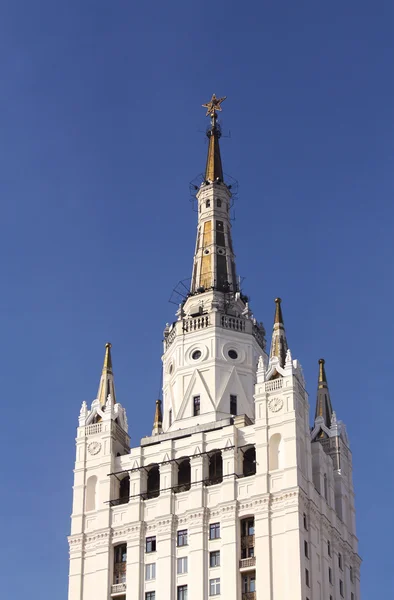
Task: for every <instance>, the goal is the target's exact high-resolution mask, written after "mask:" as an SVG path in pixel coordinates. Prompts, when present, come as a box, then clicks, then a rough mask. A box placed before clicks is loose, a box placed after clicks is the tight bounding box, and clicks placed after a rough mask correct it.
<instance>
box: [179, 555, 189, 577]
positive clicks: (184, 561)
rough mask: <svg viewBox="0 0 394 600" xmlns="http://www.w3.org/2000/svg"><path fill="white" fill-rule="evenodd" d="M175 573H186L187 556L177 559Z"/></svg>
mask: <svg viewBox="0 0 394 600" xmlns="http://www.w3.org/2000/svg"><path fill="white" fill-rule="evenodd" d="M176 572H177V573H178V575H184V574H185V573H187V556H182V557H181V558H177V561H176Z"/></svg>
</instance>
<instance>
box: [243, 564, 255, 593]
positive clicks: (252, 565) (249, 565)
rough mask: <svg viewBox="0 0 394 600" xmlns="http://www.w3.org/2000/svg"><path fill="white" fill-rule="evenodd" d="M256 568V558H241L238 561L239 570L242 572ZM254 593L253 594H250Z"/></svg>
mask: <svg viewBox="0 0 394 600" xmlns="http://www.w3.org/2000/svg"><path fill="white" fill-rule="evenodd" d="M255 566H256V557H255V556H252V557H251V558H241V560H240V561H239V568H240V569H243V570H245V571H246V570H247V569H252V568H254V567H255ZM252 593H254V592H252Z"/></svg>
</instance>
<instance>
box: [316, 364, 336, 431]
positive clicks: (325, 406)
mask: <svg viewBox="0 0 394 600" xmlns="http://www.w3.org/2000/svg"><path fill="white" fill-rule="evenodd" d="M325 362H326V361H325V360H324V358H320V359H319V377H318V383H317V398H316V412H315V419H316V418H317V417H323V419H324V425H325V426H326V427H328V428H330V427H331V421H332V413H333V410H332V405H331V399H330V392H329V390H328V383H327V377H326V370H325V367H324V365H325Z"/></svg>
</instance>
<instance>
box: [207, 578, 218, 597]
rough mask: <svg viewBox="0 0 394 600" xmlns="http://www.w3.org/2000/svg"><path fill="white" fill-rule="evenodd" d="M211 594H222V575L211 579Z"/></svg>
mask: <svg viewBox="0 0 394 600" xmlns="http://www.w3.org/2000/svg"><path fill="white" fill-rule="evenodd" d="M218 588H219V589H218ZM209 596H210V597H211V596H220V577H214V578H213V579H210V580H209Z"/></svg>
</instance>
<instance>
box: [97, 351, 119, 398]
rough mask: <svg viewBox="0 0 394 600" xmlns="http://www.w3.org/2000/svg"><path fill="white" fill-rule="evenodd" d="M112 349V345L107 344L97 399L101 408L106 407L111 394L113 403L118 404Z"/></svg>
mask: <svg viewBox="0 0 394 600" xmlns="http://www.w3.org/2000/svg"><path fill="white" fill-rule="evenodd" d="M111 348H112V344H110V343H109V342H107V343H106V344H105V354H104V364H103V371H102V373H101V378H100V385H99V389H98V393H97V398H98V399H99V401H100V406H101V407H103V406H105V405H106V403H107V399H108V395H109V394H111V399H112V402H113V403H115V402H116V396H115V385H114V374H113V372H112V356H111Z"/></svg>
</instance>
